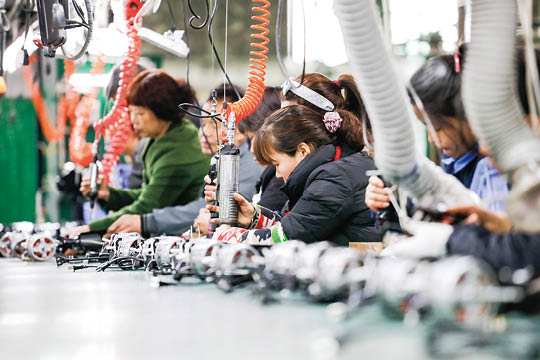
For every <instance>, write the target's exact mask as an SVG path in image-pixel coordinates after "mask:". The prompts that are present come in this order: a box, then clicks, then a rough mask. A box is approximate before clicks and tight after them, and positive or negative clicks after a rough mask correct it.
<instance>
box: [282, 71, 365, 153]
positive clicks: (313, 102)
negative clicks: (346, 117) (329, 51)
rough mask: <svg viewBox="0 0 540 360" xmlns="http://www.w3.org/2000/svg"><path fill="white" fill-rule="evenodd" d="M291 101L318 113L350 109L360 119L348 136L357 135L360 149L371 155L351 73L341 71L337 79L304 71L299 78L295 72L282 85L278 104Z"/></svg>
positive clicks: (359, 101) (359, 98) (291, 103)
mask: <svg viewBox="0 0 540 360" xmlns="http://www.w3.org/2000/svg"><path fill="white" fill-rule="evenodd" d="M306 88H307V90H306ZM294 104H298V105H304V106H307V107H309V108H310V109H312V110H314V111H317V112H319V113H320V114H321V116H323V115H324V114H325V113H326V112H327V111H332V110H347V111H350V112H351V113H353V114H354V115H355V116H356V117H357V118H358V119H360V120H361V122H360V123H359V124H358V127H355V128H354V129H349V131H348V132H347V134H348V136H353V137H359V135H360V137H361V139H362V141H363V143H364V146H365V149H364V150H365V151H366V152H368V153H369V154H370V155H372V156H373V147H372V144H373V136H372V132H371V123H370V121H369V118H368V116H367V112H366V110H365V107H364V102H363V101H362V97H361V96H360V91H359V90H358V87H357V86H356V82H355V81H354V77H353V76H352V75H348V74H342V75H340V76H339V77H338V78H337V80H330V79H329V78H327V77H326V76H324V75H323V74H319V73H307V74H304V77H303V78H302V75H299V76H298V77H297V78H296V79H294V80H286V81H285V83H284V84H283V95H282V99H281V107H285V106H289V105H294ZM332 107H333V108H332ZM331 108H332V109H331Z"/></svg>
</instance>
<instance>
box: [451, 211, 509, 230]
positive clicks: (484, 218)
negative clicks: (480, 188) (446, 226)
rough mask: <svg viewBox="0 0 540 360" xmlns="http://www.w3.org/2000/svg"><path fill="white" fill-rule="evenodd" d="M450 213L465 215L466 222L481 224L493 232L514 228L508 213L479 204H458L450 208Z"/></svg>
mask: <svg viewBox="0 0 540 360" xmlns="http://www.w3.org/2000/svg"><path fill="white" fill-rule="evenodd" d="M446 212H447V213H449V214H460V215H465V216H467V218H466V219H465V223H466V224H479V225H482V226H483V227H485V228H486V229H488V230H489V231H491V232H496V233H505V232H509V231H510V230H511V229H512V224H511V223H510V220H509V219H508V216H506V214H502V213H495V212H492V211H490V210H488V209H485V208H483V207H481V206H478V205H457V206H454V207H451V208H449V209H448V210H447V211H446Z"/></svg>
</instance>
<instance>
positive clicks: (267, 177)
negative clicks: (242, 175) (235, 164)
mask: <svg viewBox="0 0 540 360" xmlns="http://www.w3.org/2000/svg"><path fill="white" fill-rule="evenodd" d="M283 185H284V182H283V179H281V178H277V177H276V167H275V166H273V165H272V166H268V167H267V168H266V169H264V171H263V172H262V174H261V177H260V178H259V180H258V181H257V184H255V187H256V188H257V192H261V199H260V200H259V205H261V206H263V207H265V208H267V209H270V210H272V211H274V210H277V211H279V210H281V209H283V206H285V203H286V202H287V195H285V193H284V192H283V191H281V190H280V188H281V187H282V186H283Z"/></svg>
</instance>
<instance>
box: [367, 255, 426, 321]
mask: <svg viewBox="0 0 540 360" xmlns="http://www.w3.org/2000/svg"><path fill="white" fill-rule="evenodd" d="M418 264H419V263H418V261H416V260H413V259H407V258H382V259H380V260H379V261H378V263H377V268H376V271H375V276H373V278H371V279H369V280H368V283H367V285H366V286H368V287H370V288H372V289H375V291H376V292H377V299H378V300H379V303H380V304H381V306H382V309H383V312H384V313H385V314H387V315H388V316H389V317H392V318H403V316H404V315H405V314H406V313H408V312H410V311H415V312H417V314H423V313H425V309H421V307H422V306H423V305H417V304H416V303H414V302H415V301H416V300H417V299H416V298H415V295H417V294H418V293H419V292H420V288H421V286H422V285H421V279H419V278H418V276H417V273H416V270H417V266H418Z"/></svg>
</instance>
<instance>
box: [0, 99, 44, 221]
mask: <svg viewBox="0 0 540 360" xmlns="http://www.w3.org/2000/svg"><path fill="white" fill-rule="evenodd" d="M37 126H38V123H37V119H36V115H35V112H34V106H33V105H32V102H31V101H30V99H12V98H0V169H1V170H0V223H9V222H13V221H22V220H27V221H35V197H36V190H37V187H38V149H37V134H38V129H37Z"/></svg>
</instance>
